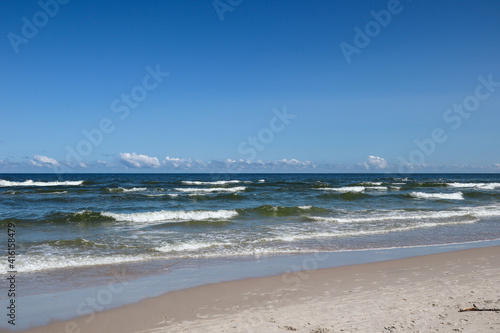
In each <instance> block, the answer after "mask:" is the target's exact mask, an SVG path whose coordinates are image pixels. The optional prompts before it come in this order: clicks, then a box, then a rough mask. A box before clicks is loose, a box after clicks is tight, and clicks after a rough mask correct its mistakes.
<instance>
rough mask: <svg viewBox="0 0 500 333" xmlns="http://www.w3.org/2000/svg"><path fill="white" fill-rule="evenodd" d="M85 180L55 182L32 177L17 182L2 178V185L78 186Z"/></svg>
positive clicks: (0, 182)
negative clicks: (40, 180) (39, 180)
mask: <svg viewBox="0 0 500 333" xmlns="http://www.w3.org/2000/svg"><path fill="white" fill-rule="evenodd" d="M83 182H84V181H83V180H75V181H70V180H68V181H54V182H37V181H33V180H31V179H28V180H25V181H23V182H15V181H9V180H4V179H0V187H12V186H78V185H82V184H83Z"/></svg>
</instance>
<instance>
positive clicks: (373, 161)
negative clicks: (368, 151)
mask: <svg viewBox="0 0 500 333" xmlns="http://www.w3.org/2000/svg"><path fill="white" fill-rule="evenodd" d="M363 165H364V166H365V168H366V169H368V170H369V169H385V168H387V161H386V160H385V159H384V158H382V157H379V156H372V155H370V156H368V159H367V160H366V162H365V163H363Z"/></svg>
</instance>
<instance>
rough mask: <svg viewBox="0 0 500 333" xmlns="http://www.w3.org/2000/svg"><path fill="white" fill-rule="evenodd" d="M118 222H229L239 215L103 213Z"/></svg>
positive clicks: (222, 212)
mask: <svg viewBox="0 0 500 333" xmlns="http://www.w3.org/2000/svg"><path fill="white" fill-rule="evenodd" d="M101 214H102V215H104V216H109V217H112V218H114V219H115V220H117V221H125V222H138V223H141V222H168V221H203V220H228V219H230V218H233V217H235V216H237V215H238V212H237V211H235V210H215V211H213V210H193V211H184V210H174V211H171V210H162V211H156V212H144V213H130V214H119V213H110V212H103V213H101Z"/></svg>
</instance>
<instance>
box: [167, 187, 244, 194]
mask: <svg viewBox="0 0 500 333" xmlns="http://www.w3.org/2000/svg"><path fill="white" fill-rule="evenodd" d="M246 189H247V188H246V187H245V186H236V187H213V188H196V187H186V188H183V187H178V188H175V189H174V190H175V191H178V192H183V193H213V192H233V193H234V192H242V191H245V190H246Z"/></svg>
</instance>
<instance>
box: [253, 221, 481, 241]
mask: <svg viewBox="0 0 500 333" xmlns="http://www.w3.org/2000/svg"><path fill="white" fill-rule="evenodd" d="M474 222H475V221H460V222H458V221H456V222H454V221H452V222H425V223H417V224H414V225H411V226H405V227H392V228H384V229H372V230H358V231H350V230H335V231H330V232H324V231H319V232H311V233H303V232H302V233H300V232H297V233H289V234H283V235H279V236H275V237H266V238H262V239H261V241H263V242H276V241H283V242H293V241H300V240H306V239H317V238H333V237H351V236H365V235H379V234H387V233H391V232H402V231H409V230H414V229H422V228H433V227H438V226H444V225H455V224H471V223H474Z"/></svg>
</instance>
